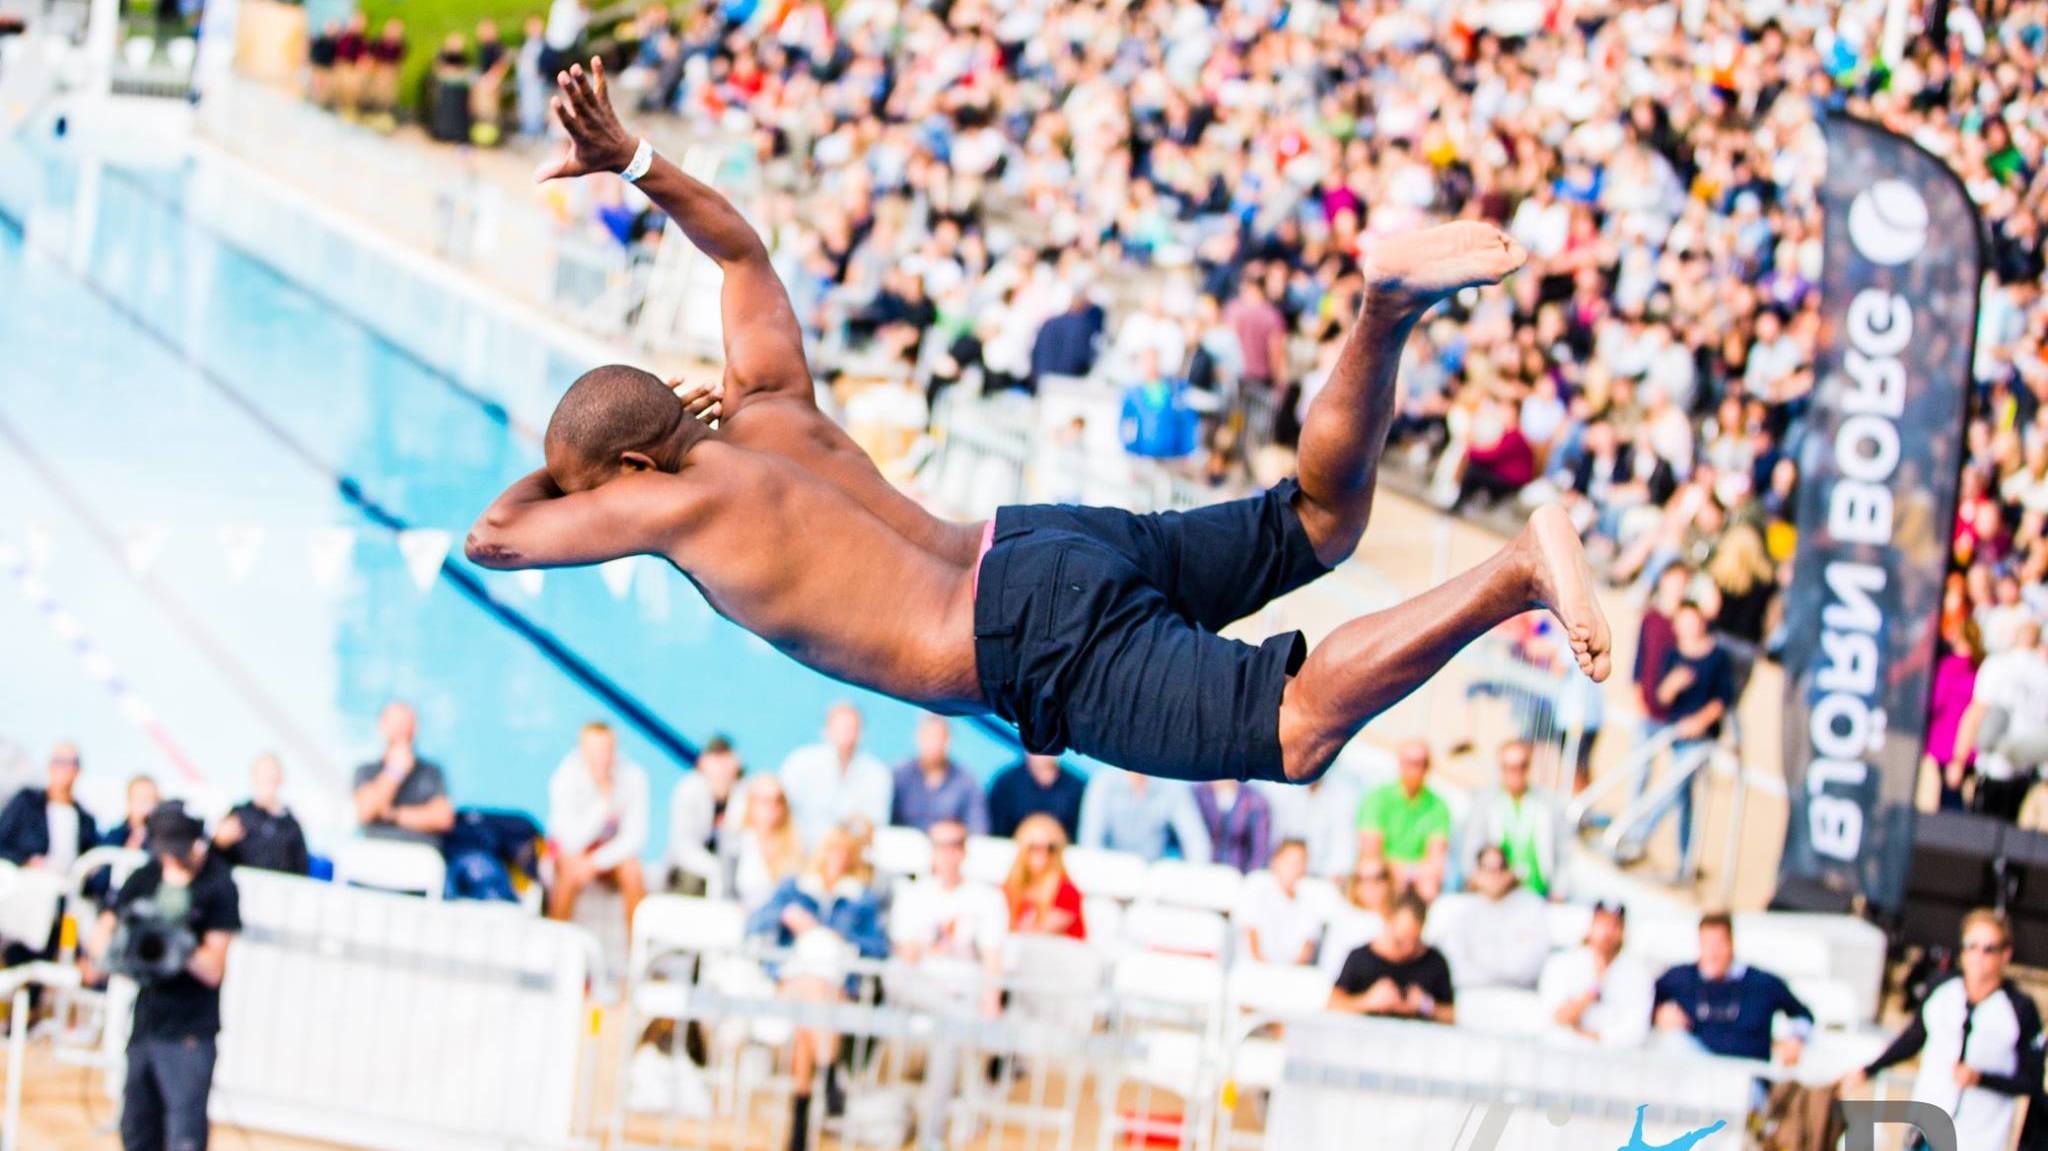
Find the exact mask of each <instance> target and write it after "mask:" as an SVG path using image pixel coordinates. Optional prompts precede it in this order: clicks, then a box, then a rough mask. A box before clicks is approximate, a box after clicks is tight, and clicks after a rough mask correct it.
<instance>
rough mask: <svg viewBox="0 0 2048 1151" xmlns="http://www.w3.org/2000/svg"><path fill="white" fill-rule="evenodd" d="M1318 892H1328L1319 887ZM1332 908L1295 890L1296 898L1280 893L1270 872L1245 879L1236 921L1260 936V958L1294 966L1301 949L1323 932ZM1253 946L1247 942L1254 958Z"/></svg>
mask: <svg viewBox="0 0 2048 1151" xmlns="http://www.w3.org/2000/svg"><path fill="white" fill-rule="evenodd" d="M1314 890H1317V891H1327V890H1328V888H1325V887H1317V888H1315V889H1314ZM1328 918H1329V909H1328V908H1325V907H1321V906H1318V905H1317V901H1316V899H1315V897H1314V896H1311V895H1308V894H1307V893H1305V892H1303V891H1302V890H1301V888H1300V887H1298V886H1297V887H1296V888H1295V894H1294V897H1293V898H1289V897H1288V896H1287V894H1286V893H1285V892H1283V891H1281V890H1280V883H1279V881H1278V880H1276V879H1274V878H1273V874H1272V873H1271V872H1268V871H1259V872H1254V873H1252V874H1251V875H1250V876H1248V877H1247V878H1246V879H1245V883H1244V889H1243V891H1242V892H1241V893H1240V895H1239V896H1238V902H1237V910H1236V912H1235V913H1234V914H1233V915H1232V919H1233V920H1234V921H1235V922H1236V923H1237V925H1238V927H1239V929H1241V930H1243V931H1245V932H1246V933H1250V932H1253V931H1256V932H1258V933H1259V956H1260V958H1261V959H1262V960H1264V961H1265V962H1267V963H1294V962H1296V961H1298V960H1299V959H1300V958H1301V949H1302V948H1303V947H1304V946H1305V945H1307V944H1310V943H1313V942H1315V940H1316V938H1317V937H1319V936H1320V935H1322V933H1323V923H1324V921H1325V920H1326V919H1328ZM1250 947H1251V944H1250V941H1249V940H1247V941H1246V943H1245V952H1244V953H1245V954H1246V955H1250V954H1251V950H1250Z"/></svg>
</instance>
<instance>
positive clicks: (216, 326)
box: [0, 137, 1016, 852]
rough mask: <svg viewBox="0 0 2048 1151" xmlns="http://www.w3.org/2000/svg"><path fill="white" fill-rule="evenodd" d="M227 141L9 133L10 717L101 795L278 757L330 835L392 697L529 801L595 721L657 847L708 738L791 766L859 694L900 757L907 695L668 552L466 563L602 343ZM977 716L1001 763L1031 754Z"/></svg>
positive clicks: (318, 825)
mask: <svg viewBox="0 0 2048 1151" xmlns="http://www.w3.org/2000/svg"><path fill="white" fill-rule="evenodd" d="M218 166H219V162H218V161H213V160H209V159H208V158H207V157H205V156H203V155H202V156H200V157H197V158H195V160H194V161H193V162H191V163H190V164H188V165H187V166H185V167H184V168H183V169H181V170H179V171H177V172H173V173H164V172H143V171H137V170H132V169H124V168H122V167H119V166H116V165H111V164H101V163H99V162H97V161H93V160H90V159H86V158H84V157H81V156H78V155H74V154H72V153H71V151H70V146H69V145H68V144H66V143H65V142H63V141H57V140H51V139H49V138H47V137H42V138H38V139H37V140H36V141H35V142H34V144H33V145H32V149H31V147H29V146H25V145H24V144H23V143H21V142H20V141H14V142H9V141H6V140H0V170H8V171H11V172H12V175H10V176H8V177H7V178H5V179H4V180H0V491H4V492H5V493H6V495H5V499H4V502H0V508H4V511H0V561H5V562H0V636H4V637H6V638H5V642H4V643H0V736H5V737H7V738H11V739H14V740H16V741H19V742H22V743H25V744H26V745H27V746H28V747H29V749H30V750H31V752H32V754H35V755H38V756H39V755H40V751H41V749H42V748H43V747H44V746H46V745H47V744H48V743H49V742H50V741H51V740H54V739H57V738H60V737H68V736H75V737H76V738H78V739H79V740H80V741H81V743H82V744H83V748H84V753H85V759H86V777H87V784H86V785H84V786H87V796H88V802H89V803H90V804H91V805H92V806H93V807H94V808H95V814H96V815H99V816H100V817H101V818H102V819H107V818H113V817H116V816H118V814H119V805H118V795H119V786H120V783H121V781H123V780H125V778H126V777H127V776H129V775H131V774H136V773H142V772H147V773H150V774H154V775H156V776H157V777H158V778H159V779H160V780H161V781H163V782H165V783H166V785H167V786H169V787H170V788H171V789H172V790H173V791H174V792H175V791H185V792H191V793H195V794H199V795H202V796H210V797H212V798H213V799H214V800H215V801H216V802H218V801H219V800H233V799H235V798H238V797H239V796H240V795H241V794H242V792H243V790H244V787H245V779H246V774H245V773H246V768H247V764H248V762H249V760H250V759H251V758H252V757H253V756H254V755H255V754H256V753H257V752H258V751H260V750H264V749H274V750H276V751H278V752H279V753H280V754H282V755H283V757H284V759H285V763H286V773H287V778H288V781H289V782H288V786H287V794H288V797H289V798H290V799H291V801H292V802H293V803H294V806H295V807H296V808H297V809H298V810H299V811H300V814H301V818H302V819H305V820H306V821H307V822H308V824H309V826H310V827H312V828H313V829H314V830H315V832H316V835H317V834H319V833H325V834H326V835H327V836H330V837H331V836H334V835H338V834H341V833H343V832H344V831H345V829H346V826H347V822H348V812H347V807H346V798H347V792H348V782H349V774H350V771H351V769H352V765H354V764H355V763H358V762H361V761H363V760H365V759H368V758H370V757H372V756H373V755H375V754H376V752H377V750H378V749H377V741H376V735H375V719H376V713H377V710H378V709H379V708H380V707H381V705H382V704H383V703H384V701H385V700H387V699H389V698H392V697H400V698H405V699H408V700H411V701H413V702H414V703H415V704H416V705H417V706H418V709H419V713H420V741H419V746H420V749H421V752H422V754H424V755H426V756H428V757H430V758H433V759H435V760H436V761H438V762H440V763H441V764H442V766H443V767H444V768H445V769H446V770H447V772H448V775H449V781H450V786H451V789H452V791H453V794H454V797H455V799H456V801H457V803H458V804H461V805H485V806H510V807H520V808H524V809H526V810H529V811H532V812H535V813H536V814H537V815H538V814H542V813H544V812H545V810H546V799H547V778H548V775H549V773H550V772H551V771H552V770H553V768H554V766H555V764H556V763H557V762H558V761H559V759H560V758H561V756H562V755H563V754H564V753H565V752H566V751H568V750H569V749H570V748H571V747H572V746H573V744H574V739H575V734H576V729H577V727H578V725H580V724H581V723H583V722H584V721H586V720H590V719H605V720H607V721H609V722H611V723H612V724H613V726H614V727H615V728H617V729H618V730H619V731H620V733H621V737H622V747H623V749H624V750H625V752H626V753H627V754H628V755H630V756H631V757H632V758H633V759H634V760H635V761H637V762H638V763H640V764H641V765H642V766H643V767H645V768H647V770H648V772H649V775H650V781H651V783H652V788H653V795H654V797H655V800H656V804H655V806H656V809H657V810H656V812H655V822H654V827H653V828H652V830H651V835H650V852H657V851H659V850H660V848H661V846H662V845H663V844H664V843H665V841H666V834H665V825H666V814H667V812H666V806H667V805H666V796H667V793H668V790H669V788H670V787H671V786H672V785H673V783H674V782H675V780H676V779H677V778H678V776H679V774H680V772H682V771H683V770H685V769H686V765H687V762H688V758H689V755H690V753H691V751H692V749H693V748H694V746H695V745H696V744H697V743H698V742H701V741H702V740H703V739H705V738H707V737H708V736H710V735H711V734H712V733H713V732H724V733H727V734H728V735H730V736H731V737H732V738H733V740H734V741H735V743H736V744H737V745H738V747H739V749H740V751H741V753H742V755H743V756H744V757H745V759H746V761H747V763H748V764H749V767H750V769H753V770H763V769H771V770H772V769H773V768H774V767H775V766H776V764H777V763H779V761H780V760H781V758H782V756H783V755H784V754H785V753H786V752H787V751H788V750H790V749H791V748H793V747H795V746H797V745H799V744H801V743H805V742H809V741H811V740H813V739H814V738H815V737H816V734H817V729H818V725H819V723H820V720H821V718H822V714H823V710H824V708H825V707H826V706H827V705H828V704H829V703H830V702H831V701H833V700H835V699H840V698H854V699H856V700H858V701H859V702H860V703H861V704H862V706H863V709H864V711H865V713H866V715H867V719H868V736H867V740H866V743H867V746H868V748H869V749H870V750H871V751H873V752H875V753H876V754H877V755H880V756H881V757H882V758H883V759H884V760H885V761H894V760H896V759H898V758H900V757H901V756H903V755H904V754H906V753H907V751H908V748H909V746H910V732H911V727H912V725H913V724H914V722H915V720H916V717H917V713H916V711H915V710H914V709H911V708H908V707H905V706H903V705H901V704H898V703H895V702H894V701H890V700H885V699H882V698H880V697H876V696H873V695H871V694H869V693H865V692H859V691H856V690H854V689H851V688H848V687H846V686H845V685H843V684H839V683H836V682H834V681H832V680H830V679H828V678H826V677H824V676H820V675H817V674H815V673H813V672H810V671H808V670H806V669H804V668H802V667H800V666H798V665H797V664H795V663H793V662H791V661H790V660H788V659H787V658H785V657H783V656H782V655H780V654H779V653H777V652H775V651H773V650H772V649H770V648H768V647H767V646H766V645H765V644H763V643H761V642H760V641H758V640H756V639H754V638H753V637H751V636H749V635H748V634H747V633H745V632H744V631H742V630H740V629H739V628H737V627H735V626H733V625H732V624H730V623H728V622H726V621H724V620H722V619H720V618H718V617H717V616H715V615H714V614H713V613H712V612H711V610H710V609H709V608H708V607H707V606H706V604H705V603H704V601H703V599H702V598H701V597H700V596H699V595H698V594H697V592H696V591H695V590H694V588H692V586H691V585H690V584H689V582H688V581H687V580H685V579H684V578H683V577H682V576H681V575H680V574H679V573H677V572H675V571H674V570H673V569H670V568H669V567H667V565H665V564H660V563H658V562H655V561H651V560H639V561H632V562H630V563H627V564H624V565H621V566H620V567H617V568H613V569H610V570H608V571H600V570H594V569H585V570H575V571H551V572H548V573H546V577H545V579H543V580H542V581H540V583H539V586H538V588H537V589H536V588H535V587H534V586H533V584H532V581H531V580H530V578H528V579H522V578H521V577H520V576H518V575H516V574H513V573H499V572H487V571H484V570H482V569H479V568H476V567H474V566H472V565H470V564H468V563H467V562H466V561H465V560H463V558H462V557H461V554H460V544H461V539H462V535H463V533H464V532H465V531H466V530H467V528H468V525H469V523H470V522H471V520H472V519H474V517H475V516H476V514H477V513H478V512H479V511H480V510H481V509H482V508H483V507H484V505H485V504H486V503H488V502H489V500H490V499H491V498H492V497H493V496H495V495H496V494H497V492H498V491H499V489H500V488H502V487H503V485H504V484H506V483H507V482H509V481H510V480H511V479H513V478H515V477H517V476H519V475H521V474H523V473H525V472H527V471H530V470H531V469H533V468H535V467H537V466H539V462H540V451H539V445H538V442H537V440H536V438H535V436H534V429H535V428H537V427H539V426H541V425H542V424H543V423H544V421H545V419H546V414H547V411H548V410H549V408H550V407H551V406H552V402H553V397H554V396H555V395H558V394H559V393H560V391H561V390H562V389H563V388H564V387H566V386H567V384H568V382H569V381H570V380H571V379H573V378H574V377H575V375H576V374H577V373H578V372H580V371H581V370H582V369H583V368H585V367H588V366H590V364H591V363H592V362H593V361H592V359H591V356H592V355H593V354H594V353H592V352H591V350H590V349H589V348H587V347H580V348H579V347H572V346H569V344H568V343H565V342H564V341H560V340H557V339H554V338H551V337H550V336H548V335H547V334H546V333H544V332H541V331H539V330H537V328H536V326H535V325H527V324H521V323H520V322H518V317H517V316H516V315H508V314H505V313H503V312H502V311H500V310H498V309H496V308H493V307H488V306H486V305H485V304H483V303H482V302H479V301H477V300H475V299H473V298H466V297H463V296H461V295H459V294H455V293H450V292H447V291H445V290H441V289H439V288H437V286H436V285H435V284H434V283H433V282H432V281H431V279H430V278H427V277H422V276H420V275H418V274H416V273H415V271H414V270H412V269H411V268H410V267H409V266H408V263H407V260H406V259H405V258H403V257H401V256H400V255H398V254H396V253H390V252H385V251H380V250H376V249H373V248H372V247H371V246H368V245H366V244H364V243H362V242H360V240H359V239H358V238H356V237H354V236H352V235H351V234H350V233H349V232H347V231H346V230H345V229H343V228H340V227H337V226H333V225H330V224H328V223H324V222H321V221H320V220H317V219H315V218H314V217H312V216H310V215H308V214H306V213H304V212H303V211H298V210H295V209H294V207H293V206H292V205H290V204H288V203H285V202H282V201H279V200H277V199H276V198H274V197H268V196H264V195H259V194H258V193H257V192H255V191H254V190H251V189H247V188H241V187H237V186H236V185H235V184H234V183H233V182H232V180H231V179H229V178H228V175H227V174H225V173H223V172H221V171H219V170H217V169H218ZM287 238H288V240H289V242H288V243H286V242H283V241H284V240H285V239H287ZM286 269H290V271H289V272H287V271H286ZM435 533H445V534H444V535H436V534H435ZM444 546H445V547H447V548H448V549H449V550H448V551H447V552H446V553H445V558H442V557H443V553H442V552H441V551H440V549H441V548H442V547H444ZM437 561H438V562H437ZM954 735H955V739H954V746H955V749H956V753H957V755H958V758H960V760H961V761H962V762H963V763H964V764H966V765H967V766H969V767H970V768H971V769H972V770H974V771H976V772H977V773H979V774H982V775H984V776H985V775H987V774H988V773H989V772H991V771H993V770H995V769H997V768H999V767H1000V766H1001V765H1002V764H1004V763H1006V762H1009V761H1010V760H1011V759H1013V758H1014V756H1015V754H1016V752H1015V747H1014V744H1013V743H1011V742H1009V741H1007V740H1004V739H1002V738H1000V736H999V735H998V734H997V733H996V732H995V731H992V730H989V729H985V728H983V727H980V726H977V725H975V724H970V723H964V722H963V723H956V724H955V727H954ZM330 842H331V840H330Z"/></svg>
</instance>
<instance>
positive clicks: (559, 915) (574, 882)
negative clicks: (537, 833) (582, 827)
mask: <svg viewBox="0 0 2048 1151" xmlns="http://www.w3.org/2000/svg"><path fill="white" fill-rule="evenodd" d="M594 878H596V877H595V876H593V875H592V874H591V872H590V865H589V864H588V863H586V862H584V859H583V857H582V856H580V855H578V856H567V857H564V858H563V859H562V861H561V862H560V863H559V864H558V865H557V866H556V867H555V885H554V887H553V888H551V889H550V890H549V891H548V918H549V919H559V920H562V921H564V922H567V921H568V919H569V917H570V916H572V915H575V914H576V897H577V896H579V895H581V894H583V889H584V887H586V886H588V885H589V883H590V881H591V880H592V879H594Z"/></svg>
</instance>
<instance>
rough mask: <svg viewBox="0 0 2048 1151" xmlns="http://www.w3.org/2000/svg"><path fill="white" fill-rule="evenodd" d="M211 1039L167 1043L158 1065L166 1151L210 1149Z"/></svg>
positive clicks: (203, 1150) (212, 1049)
mask: <svg viewBox="0 0 2048 1151" xmlns="http://www.w3.org/2000/svg"><path fill="white" fill-rule="evenodd" d="M213 1055H214V1047H213V1040H211V1039H183V1040H179V1041H177V1042H174V1043H167V1044H165V1045H164V1047H163V1054H162V1056H161V1057H160V1058H159V1060H158V1063H157V1067H158V1071H157V1073H158V1075H159V1076H160V1080H159V1081H160V1082H161V1083H162V1084H163V1093H164V1151H206V1133H207V1122H206V1099H207V1096H208V1095H210V1094H212V1092H213Z"/></svg>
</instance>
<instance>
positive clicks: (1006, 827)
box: [988, 755, 1087, 843]
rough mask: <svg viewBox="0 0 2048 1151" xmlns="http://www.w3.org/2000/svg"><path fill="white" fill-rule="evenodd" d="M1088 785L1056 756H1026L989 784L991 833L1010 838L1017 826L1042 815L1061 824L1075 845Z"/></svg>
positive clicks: (989, 824)
mask: <svg viewBox="0 0 2048 1151" xmlns="http://www.w3.org/2000/svg"><path fill="white" fill-rule="evenodd" d="M1086 790H1087V785H1086V784H1084V783H1082V782H1081V777H1080V776H1078V775H1076V774H1074V773H1073V772H1071V771H1068V770H1067V769H1066V767H1064V766H1063V765H1062V764H1061V763H1060V760H1059V757H1058V756H1056V755H1027V756H1025V757H1024V760H1023V762H1021V763H1016V764H1012V765H1011V766H1009V767H1007V768H1004V769H1003V770H1002V771H1001V772H1000V773H998V774H997V776H996V777H995V778H994V779H992V780H990V781H989V785H988V831H989V834H990V835H997V836H1001V837H1002V838H1004V839H1008V838H1010V837H1011V836H1013V835H1015V834H1017V825H1018V824H1020V823H1022V822H1024V820H1025V819H1026V818H1027V817H1029V816H1033V815H1037V814H1039V813H1040V812H1044V813H1045V814H1047V815H1050V816H1052V817H1053V818H1054V819H1056V820H1058V821H1059V825H1060V829H1061V830H1063V831H1065V832H1066V833H1067V842H1068V843H1072V842H1074V839H1075V837H1076V836H1078V835H1080V833H1081V796H1082V795H1083V794H1084V793H1085V792H1086Z"/></svg>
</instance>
